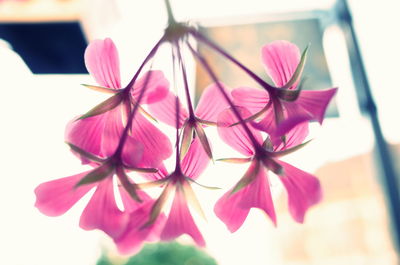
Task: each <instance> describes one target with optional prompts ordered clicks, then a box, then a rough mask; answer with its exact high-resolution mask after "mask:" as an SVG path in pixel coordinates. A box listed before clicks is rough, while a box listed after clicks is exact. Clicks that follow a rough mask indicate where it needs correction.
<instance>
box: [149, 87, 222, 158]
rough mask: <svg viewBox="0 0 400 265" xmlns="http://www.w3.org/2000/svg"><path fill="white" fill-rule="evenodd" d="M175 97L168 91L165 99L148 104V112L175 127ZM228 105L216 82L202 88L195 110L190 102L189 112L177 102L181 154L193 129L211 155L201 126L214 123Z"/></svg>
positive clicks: (187, 145)
mask: <svg viewBox="0 0 400 265" xmlns="http://www.w3.org/2000/svg"><path fill="white" fill-rule="evenodd" d="M220 85H221V86H222V87H223V88H224V89H225V90H228V89H227V88H226V87H225V86H224V85H223V84H222V83H220ZM175 99H176V96H175V95H174V94H173V93H172V92H169V93H168V95H167V96H166V97H165V99H163V100H161V101H160V102H158V103H157V104H152V105H150V106H149V111H150V113H151V114H152V115H154V117H156V118H157V119H159V120H160V121H163V122H165V123H166V124H168V125H171V126H174V127H175V125H176V110H175ZM228 106H229V105H228V103H227V102H226V100H224V99H223V98H222V96H221V92H220V91H219V88H218V86H217V85H216V84H211V85H209V86H208V87H206V88H205V89H204V91H203V93H202V95H201V98H200V100H199V103H198V105H197V107H196V109H195V110H192V106H191V103H189V112H188V111H187V110H186V108H185V107H183V106H182V105H181V104H180V103H179V108H180V109H179V128H181V127H183V133H182V135H183V140H182V148H183V150H182V151H181V152H182V154H183V155H184V154H185V153H186V151H187V148H189V144H190V142H191V140H192V138H191V137H192V135H193V131H195V132H196V134H197V135H198V137H199V138H200V140H201V141H202V145H203V147H204V149H205V151H206V152H207V154H208V155H209V157H212V155H211V149H210V147H209V144H208V141H207V138H206V136H205V133H204V130H203V126H204V125H215V124H216V122H217V118H218V115H219V114H220V113H221V111H222V110H224V109H226V108H227V107H228ZM185 149H186V150H185Z"/></svg>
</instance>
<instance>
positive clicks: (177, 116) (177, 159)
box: [171, 43, 181, 172]
mask: <svg viewBox="0 0 400 265" xmlns="http://www.w3.org/2000/svg"><path fill="white" fill-rule="evenodd" d="M175 47H176V46H175V45H174V43H172V46H171V51H172V71H173V78H174V80H173V82H174V87H175V88H177V87H176V72H177V71H176V66H177V65H176V51H175ZM177 94H178V93H177ZM175 127H176V144H175V147H176V157H175V172H181V160H180V152H179V148H180V145H179V127H180V108H179V97H178V95H175Z"/></svg>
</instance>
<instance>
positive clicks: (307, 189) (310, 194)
mask: <svg viewBox="0 0 400 265" xmlns="http://www.w3.org/2000/svg"><path fill="white" fill-rule="evenodd" d="M279 164H280V165H282V166H283V168H284V172H285V176H283V177H280V179H281V181H282V183H283V185H284V186H285V188H286V190H287V193H288V196H289V211H290V214H291V215H292V217H293V219H294V220H295V221H297V222H299V223H302V222H303V221H304V215H305V213H306V211H307V209H308V208H309V207H311V206H312V205H314V204H316V203H318V202H319V201H320V200H321V199H322V190H321V184H320V183H319V180H318V179H317V178H316V177H314V176H313V175H311V174H309V173H307V172H304V171H302V170H300V169H298V168H296V167H294V166H292V165H289V164H287V163H285V162H282V161H279Z"/></svg>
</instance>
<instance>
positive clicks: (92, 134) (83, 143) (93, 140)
mask: <svg viewBox="0 0 400 265" xmlns="http://www.w3.org/2000/svg"><path fill="white" fill-rule="evenodd" d="M104 120H105V116H104V115H98V116H94V117H90V118H86V119H83V120H72V121H70V122H69V123H68V124H67V127H66V130H65V141H66V142H68V143H71V144H73V145H75V146H77V147H79V148H81V149H83V150H85V151H86V152H89V153H92V154H94V155H97V156H102V153H101V141H102V135H103V129H104V124H105V123H104ZM81 160H82V163H84V164H87V163H89V162H90V161H88V160H87V159H85V158H84V157H81Z"/></svg>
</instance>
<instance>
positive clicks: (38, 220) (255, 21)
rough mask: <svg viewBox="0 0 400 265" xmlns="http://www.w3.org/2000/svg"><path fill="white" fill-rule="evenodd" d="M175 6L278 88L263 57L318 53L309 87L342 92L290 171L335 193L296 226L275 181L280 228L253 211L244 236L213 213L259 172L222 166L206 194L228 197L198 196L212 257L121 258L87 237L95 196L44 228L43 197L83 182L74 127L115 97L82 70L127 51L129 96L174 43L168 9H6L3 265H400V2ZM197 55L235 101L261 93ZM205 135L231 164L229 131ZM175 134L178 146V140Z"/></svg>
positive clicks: (39, 3)
mask: <svg viewBox="0 0 400 265" xmlns="http://www.w3.org/2000/svg"><path fill="white" fill-rule="evenodd" d="M171 4H172V7H173V11H174V13H175V16H176V18H177V19H178V20H180V21H185V20H189V21H192V22H193V23H199V24H200V25H201V27H200V30H201V31H202V32H203V33H204V34H206V35H208V36H209V37H210V38H212V39H213V40H214V41H215V42H216V43H218V44H220V45H221V46H223V47H224V48H225V49H226V50H228V51H229V52H230V53H231V54H232V55H233V56H234V57H236V58H237V59H239V60H240V61H242V62H243V63H244V64H246V65H247V66H249V68H250V69H252V70H254V71H255V72H257V73H258V74H259V75H261V76H262V77H264V78H266V79H267V78H268V77H267V76H266V74H265V71H264V69H263V66H262V63H261V54H260V49H261V47H262V46H263V45H264V44H266V43H268V42H271V41H273V40H277V39H286V40H289V41H292V42H294V43H296V44H297V45H298V46H299V47H300V49H304V48H305V47H306V46H307V44H309V43H311V46H310V47H311V48H310V52H309V56H310V57H309V60H308V61H307V66H306V69H305V73H304V75H305V77H306V80H305V84H304V89H324V88H330V87H339V91H338V93H337V95H336V97H335V99H334V102H332V104H331V105H330V107H329V110H328V113H327V118H326V119H325V121H324V124H323V126H322V127H320V126H319V125H318V124H311V135H310V138H313V139H314V140H313V141H312V142H311V143H310V144H309V145H308V146H307V147H305V148H304V149H302V150H300V151H298V152H296V153H295V154H293V155H291V156H290V157H288V158H287V161H290V162H291V163H292V164H293V165H295V166H297V167H299V168H301V169H303V170H306V171H309V172H311V173H313V174H315V175H316V176H317V177H318V178H319V179H320V180H321V182H322V186H323V189H324V199H323V201H322V202H321V203H320V204H319V205H317V206H315V207H313V208H312V209H310V210H309V212H308V214H307V216H306V220H305V223H304V224H302V225H300V224H297V223H295V222H294V221H293V220H292V219H291V217H290V216H289V213H288V210H287V199H286V194H285V191H284V190H283V189H282V187H281V185H280V184H279V182H276V183H275V182H273V190H274V197H275V202H276V208H277V217H278V227H277V228H275V227H274V226H273V225H272V223H271V222H270V221H269V220H268V218H266V216H265V215H264V214H262V213H261V212H259V211H257V210H252V211H251V213H250V215H249V217H248V220H247V221H246V223H245V224H244V226H243V227H242V228H241V229H240V230H239V231H238V232H237V233H235V234H230V233H229V232H228V231H227V229H226V228H225V226H224V225H223V224H222V223H221V222H220V221H219V220H218V219H217V218H216V217H215V216H214V214H213V212H212V208H213V205H214V203H215V202H216V200H217V199H218V198H219V197H220V196H221V195H222V193H223V192H224V190H226V189H228V188H229V187H231V186H232V185H233V184H234V183H235V182H236V181H237V179H238V177H239V176H240V173H241V172H244V170H245V168H243V166H240V165H239V166H236V165H234V166H232V165H224V164H221V163H215V165H211V166H210V167H209V168H208V169H207V170H206V172H205V173H204V174H203V176H202V178H201V182H202V183H205V184H210V185H212V186H219V187H223V188H224V190H222V191H208V190H202V189H196V193H198V196H199V199H200V201H201V202H202V205H203V207H204V208H205V212H206V215H207V217H208V221H207V222H205V221H203V220H201V219H200V218H197V219H196V222H197V223H198V225H199V227H200V229H201V231H202V233H203V235H204V237H205V239H206V241H207V247H206V248H204V249H199V250H197V249H195V248H193V247H192V246H190V244H191V241H190V240H188V238H186V237H182V238H180V239H179V240H178V242H177V243H176V242H174V243H162V244H149V245H147V246H146V247H145V248H144V249H143V251H142V252H141V253H139V254H138V255H137V256H136V257H133V258H130V257H127V256H119V255H118V253H117V252H116V250H115V247H114V246H113V244H112V242H110V241H109V239H107V238H106V236H105V235H103V234H102V233H100V232H98V231H91V232H86V231H83V230H81V229H80V228H79V227H78V222H79V216H80V213H81V211H82V209H83V207H84V206H85V204H86V202H87V200H88V198H90V194H88V196H86V197H85V198H84V200H82V201H81V202H79V203H78V204H77V205H76V206H74V207H73V208H72V209H71V210H70V211H69V212H68V213H66V214H65V215H63V216H61V217H57V218H49V217H46V216H43V215H42V214H40V213H39V211H38V210H37V209H36V208H34V206H33V205H34V202H35V196H34V194H33V190H34V188H35V187H36V186H37V185H38V184H40V183H41V182H44V181H48V180H51V179H56V178H60V177H64V176H70V175H73V174H76V173H78V172H82V171H83V170H84V169H83V166H81V165H80V163H79V161H78V160H77V159H76V158H75V157H74V156H73V155H72V154H70V152H69V151H68V147H67V146H66V145H65V143H64V128H65V125H66V124H67V122H68V121H70V120H71V119H72V118H73V117H75V116H76V115H79V114H82V113H84V112H86V111H87V110H88V109H90V108H91V107H93V106H94V105H95V104H97V103H99V102H100V101H101V100H103V99H105V98H106V97H107V95H101V94H99V93H97V92H93V91H90V90H88V89H86V88H84V87H82V86H81V85H80V84H82V83H86V84H87V83H89V84H94V80H93V79H92V78H91V77H90V76H89V75H88V74H87V71H86V69H85V65H84V61H83V53H84V50H85V48H86V45H87V44H88V43H89V42H90V41H91V40H93V39H97V38H105V37H111V38H113V40H114V41H115V43H116V45H117V47H118V50H119V54H120V61H121V71H122V80H124V81H125V82H123V83H126V82H127V80H129V79H130V77H131V76H132V75H133V74H134V72H135V70H136V68H137V67H138V65H139V63H141V61H142V60H143V59H144V57H145V54H146V53H147V52H148V51H149V49H150V47H152V46H153V45H154V43H155V41H156V40H158V39H159V37H160V36H161V34H162V31H163V29H164V27H165V25H166V14H165V8H164V1H162V0H150V1H137V0H136V1H132V0H18V1H17V0H0V89H1V104H0V117H1V122H2V126H1V130H0V146H1V153H0V155H1V172H2V174H1V177H0V178H1V185H0V211H1V218H0V234H1V239H0V249H1V250H0V253H2V255H1V256H0V259H2V261H1V262H0V263H1V264H9V265H39V264H40V265H47V264H48V265H50V264H58V265H64V264H65V265H67V264H68V265H69V264H77V265H94V264H97V265H109V264H110V265H111V264H116V265H117V264H118V265H122V264H126V265H132V264H146V265H153V264H154V265H155V264H167V265H169V264H174V265H179V264H185V265H194V264H219V265H239V264H246V263H248V264H252V265H265V264H274V265H275V264H276V265H280V264H282V265H283V264H285V265H287V264H289V265H306V264H307V265H317V264H318V265H320V264H329V265H330V264H332V265H337V264H351V265H376V264H390V265H392V264H393V265H394V264H398V254H399V247H398V246H399V244H398V242H400V240H399V239H400V237H399V235H400V217H399V216H400V208H399V203H400V201H399V194H398V183H397V182H398V176H399V170H400V167H399V162H398V161H399V155H400V125H399V124H398V123H399V119H398V114H399V113H400V112H399V107H398V104H399V103H398V98H399V96H400V91H399V88H398V80H397V77H398V73H397V70H398V62H399V61H400V53H399V49H398V47H400V37H399V34H397V33H396V32H398V26H399V25H400V19H399V17H398V15H397V10H398V8H399V4H398V1H396V0H381V1H372V0H371V1H370V0H366V1H357V0H349V1H348V2H347V4H348V5H346V2H344V1H334V0H329V1H328V0H318V1H316V0H314V1H313V0H296V1H295V0H281V1H272V0H246V1H228V0H218V1H211V0H203V1H195V0H171ZM354 37H355V38H354ZM198 49H199V50H200V51H201V52H202V53H204V54H205V56H206V57H207V58H208V59H209V60H210V61H211V62H212V63H213V65H214V68H215V69H216V70H217V72H218V75H219V76H220V77H221V79H222V80H223V81H224V82H225V83H226V84H228V85H229V86H230V87H231V88H235V87H237V86H256V85H255V84H254V83H253V82H252V80H250V79H249V78H248V77H246V76H245V75H243V74H242V73H241V72H240V71H238V70H237V69H236V68H235V67H232V65H230V64H228V63H227V62H226V61H225V60H223V59H222V58H221V57H219V56H218V55H217V54H215V53H213V52H211V51H209V50H208V49H207V48H206V47H203V46H201V45H200V46H198ZM168 58H169V56H167V55H166V54H163V53H162V52H161V54H160V55H159V56H158V57H157V61H156V62H155V68H159V69H162V70H164V71H165V72H166V74H167V75H170V74H171V70H170V69H171V67H170V63H169V61H168ZM189 66H190V67H189V69H190V78H191V81H192V86H193V87H194V88H195V89H194V90H195V96H196V97H197V98H198V97H199V96H200V94H201V91H202V89H203V88H204V87H205V86H206V85H207V84H208V83H209V82H210V81H209V79H207V76H206V75H205V73H204V72H203V71H202V70H201V69H200V68H199V67H197V65H196V64H195V62H194V61H193V60H192V61H189ZM267 80H268V79H267ZM376 110H377V112H376ZM207 130H208V132H207V134H210V135H213V137H212V138H211V139H212V143H213V147H214V150H215V157H217V158H220V157H227V156H229V157H231V156H232V151H231V150H230V149H229V148H228V147H226V146H225V144H223V143H222V142H220V141H219V140H218V136H217V133H216V132H215V130H213V129H212V128H208V129H207ZM165 131H166V132H167V133H171V134H173V130H171V128H165ZM227 154H229V155H227ZM232 176H233V177H232ZM187 244H189V245H187ZM179 262H180V263H179Z"/></svg>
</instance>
